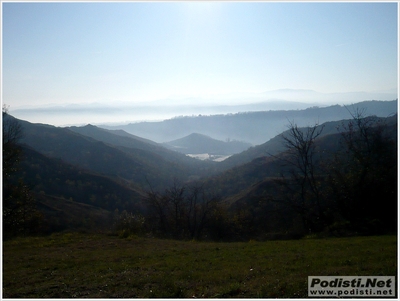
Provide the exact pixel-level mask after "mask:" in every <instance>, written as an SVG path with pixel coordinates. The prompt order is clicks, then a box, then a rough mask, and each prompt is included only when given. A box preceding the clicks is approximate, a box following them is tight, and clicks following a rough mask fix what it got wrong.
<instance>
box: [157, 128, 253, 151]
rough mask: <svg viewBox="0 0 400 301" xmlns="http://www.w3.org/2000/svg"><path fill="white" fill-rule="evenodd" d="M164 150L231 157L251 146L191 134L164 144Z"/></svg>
mask: <svg viewBox="0 0 400 301" xmlns="http://www.w3.org/2000/svg"><path fill="white" fill-rule="evenodd" d="M162 145H164V146H165V147H166V148H169V149H171V150H175V151H177V152H180V153H183V154H203V153H207V154H210V155H222V156H226V155H232V154H236V153H240V152H242V151H244V150H246V149H248V148H249V147H250V146H251V144H250V143H245V142H240V141H220V140H216V139H213V138H211V137H209V136H206V135H202V134H197V133H193V134H190V135H189V136H186V137H183V138H180V139H177V140H174V141H170V142H165V143H163V144H162Z"/></svg>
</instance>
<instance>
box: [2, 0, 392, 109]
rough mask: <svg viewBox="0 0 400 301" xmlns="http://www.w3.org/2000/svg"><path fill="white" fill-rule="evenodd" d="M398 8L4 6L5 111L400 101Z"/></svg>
mask: <svg viewBox="0 0 400 301" xmlns="http://www.w3.org/2000/svg"><path fill="white" fill-rule="evenodd" d="M397 6H398V4H397V2H388V3H382V2H376V3H374V2H360V3H347V2H321V3H313V2H299V3H297V2H214V1H209V2H206V1H205V2H82V3H76V2H54V3H51V2H50V3H49V2H47V3H45V2H42V3H39V2H38V3H29V2H25V3H17V2H14V3H13V2H3V3H2V102H3V104H7V105H8V106H10V108H11V109H13V108H14V109H15V108H28V107H31V106H44V105H56V104H59V105H65V104H91V103H98V104H146V103H150V102H151V101H160V100H164V101H170V102H174V101H177V102H179V101H180V102H182V101H183V102H185V104H188V105H189V104H191V101H193V100H194V101H196V100H195V99H200V98H202V97H203V98H207V97H208V99H211V101H212V99H216V98H218V97H219V96H221V95H225V96H226V95H246V93H247V94H249V95H250V94H257V93H263V92H265V91H273V90H277V89H306V90H313V91H318V92H321V93H345V92H356V91H364V92H377V91H380V92H382V91H383V92H384V91H389V90H390V91H392V92H393V91H397V85H398V31H397V29H398V7H397ZM396 93H397V92H396ZM213 97H214V98H213ZM221 99H222V100H220V102H223V101H226V102H229V97H225V98H221ZM223 99H225V100H223Z"/></svg>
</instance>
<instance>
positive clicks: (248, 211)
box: [3, 101, 397, 240]
mask: <svg viewBox="0 0 400 301" xmlns="http://www.w3.org/2000/svg"><path fill="white" fill-rule="evenodd" d="M396 105H397V101H389V102H384V101H369V102H362V103H358V104H355V105H353V106H352V108H353V111H351V110H350V109H349V108H340V106H333V107H329V108H310V109H305V110H299V111H287V112H284V111H276V112H272V111H270V112H254V113H242V114H237V115H224V116H207V117H202V118H200V117H185V118H177V119H173V120H166V121H164V122H162V123H151V124H145V123H144V124H137V125H129V126H127V127H125V129H124V127H123V126H121V127H120V128H113V129H106V128H102V127H98V126H93V125H86V126H81V127H77V126H71V127H55V126H51V125H46V124H34V123H29V122H27V121H24V120H18V119H15V118H14V117H12V116H11V115H7V114H6V115H3V123H4V122H5V123H11V124H12V123H17V124H19V125H20V127H21V131H22V132H23V135H22V136H21V138H20V139H19V141H18V145H19V146H18V147H19V148H20V149H21V151H22V154H23V155H22V157H21V159H20V163H19V166H18V168H17V169H16V170H15V172H14V173H13V175H12V176H11V178H10V185H11V186H10V187H11V188H10V189H11V191H14V190H13V189H14V188H12V187H14V186H18V185H20V184H17V183H18V181H22V182H21V183H23V185H25V186H23V187H29V190H30V193H31V194H32V197H31V199H32V200H35V202H36V204H37V208H38V212H39V215H40V216H41V219H42V220H41V222H40V223H41V226H40V227H39V228H40V229H41V230H40V231H42V232H46V233H52V232H54V231H60V230H68V229H85V230H86V231H92V230H99V229H102V231H111V232H113V231H115V229H116V228H115V222H116V219H117V220H118V218H122V215H121V214H122V213H123V212H126V213H128V214H132V216H131V217H130V218H131V223H133V224H135V223H137V222H138V220H137V218H138V217H139V216H140V217H143V218H144V220H145V222H144V223H143V224H141V226H140V231H141V232H145V233H150V234H151V235H155V236H160V237H168V238H179V239H182V238H196V239H206V237H207V239H212V240H221V239H222V240H247V239H268V238H269V237H286V238H290V237H297V236H302V235H304V232H303V231H305V229H304V227H309V226H307V223H309V222H310V221H311V220H312V219H314V218H316V217H315V216H314V217H312V216H313V215H314V214H317V213H312V215H310V216H307V214H308V213H307V214H305V213H301V212H305V211H304V210H307V212H308V211H309V212H312V211H313V210H315V208H314V206H315V205H312V203H310V204H304V205H302V206H305V207H303V209H302V210H303V211H299V210H298V207H296V206H298V205H296V202H299V201H300V200H301V198H302V197H303V196H300V195H298V191H300V190H304V191H305V193H307V195H308V196H307V198H309V199H314V198H315V201H316V202H318V203H319V204H320V205H318V206H323V207H324V208H326V209H323V211H321V212H320V213H318V215H319V218H322V217H323V219H324V221H323V222H322V224H321V225H315V227H316V228H315V229H314V230H313V231H317V232H321V231H323V232H324V231H325V232H326V233H327V234H328V233H330V232H331V231H334V232H335V231H339V232H340V233H342V232H343V233H348V234H350V233H359V231H367V232H368V231H371V230H372V228H370V226H367V228H366V229H367V230H361V228H362V227H364V226H365V225H364V223H365V222H366V221H358V220H354V221H350V220H349V219H351V218H350V217H346V216H345V210H349V208H350V207H349V208H347V207H346V206H350V204H348V205H346V206H345V207H343V208H341V207H340V206H343V205H340V204H341V202H342V201H341V199H342V198H344V197H346V198H347V197H349V196H351V195H352V194H353V191H352V189H353V188H352V187H350V186H349V187H348V191H347V192H346V193H347V194H348V195H347V196H345V195H342V194H343V193H342V192H341V193H338V192H336V190H335V189H336V188H335V185H336V184H334V183H336V182H332V181H333V177H337V179H335V180H334V181H342V180H340V179H341V178H343V177H344V178H343V179H345V178H346V177H349V176H350V175H349V174H348V171H347V170H348V168H351V169H353V168H356V169H354V172H356V173H358V172H362V169H363V168H364V166H363V165H360V166H352V163H351V157H349V151H350V152H354V155H357V156H358V154H357V152H358V150H357V149H354V147H355V145H353V143H354V142H352V141H350V140H349V141H346V139H350V136H349V135H350V134H351V135H353V136H354V135H358V134H357V131H355V130H354V126H355V125H356V124H355V123H354V122H359V124H358V125H356V126H359V127H360V129H361V130H367V131H368V132H370V133H371V134H370V135H373V136H371V138H368V139H381V140H376V143H380V144H381V146H379V151H378V150H377V153H376V154H373V153H371V156H372V155H373V156H378V157H375V158H379V160H377V159H374V160H375V161H376V162H372V161H371V163H368V164H372V163H373V164H374V165H371V166H376V167H374V168H375V169H373V170H374V173H377V172H378V173H380V172H381V169H382V168H384V166H394V165H392V163H393V162H396V156H395V154H396V152H397V147H396V141H397V114H393V113H397V111H396V110H397V107H396ZM339 108H340V110H342V111H340V110H339ZM343 110H344V111H346V112H347V115H346V118H345V119H341V118H343V116H344V115H343V114H344V113H343ZM338 112H339V113H338ZM352 112H359V113H360V115H359V116H356V115H354V116H352V114H351V113H352ZM367 112H374V113H378V114H373V115H368V114H367ZM361 113H362V115H361ZM364 115H365V116H364ZM261 116H263V117H262V120H266V121H267V122H272V121H273V122H274V124H275V127H274V129H276V128H277V127H281V128H286V130H285V131H282V132H280V133H277V134H276V135H275V136H274V137H272V138H270V139H265V140H263V141H264V142H263V143H261V144H258V145H252V144H250V143H248V142H242V141H239V140H231V139H225V140H224V141H223V140H218V139H216V138H213V137H218V136H221V133H224V131H227V130H228V128H230V130H229V131H230V132H229V136H230V137H232V136H234V133H240V131H237V129H238V128H240V129H241V134H240V135H241V136H240V137H242V138H243V137H245V136H246V137H248V138H249V137H251V135H253V137H255V135H257V137H258V138H257V140H260V141H261V139H262V138H261V137H263V136H264V137H268V136H271V135H272V133H273V132H274V131H275V130H274V129H272V130H271V129H270V128H268V127H267V126H266V124H267V123H264V125H263V126H265V128H264V131H263V130H261V129H260V127H261V124H260V120H261V119H260V118H261ZM267 116H272V117H271V118H267ZM294 116H297V117H298V119H294ZM329 116H330V117H329ZM243 117H245V118H244V119H243ZM361 117H362V118H361ZM227 118H228V119H227ZM290 118H293V121H290ZM318 118H320V121H321V120H329V121H326V122H314V120H317V119H318ZM270 119H271V120H272V121H271V120H270ZM210 120H214V121H216V120H219V121H218V124H219V125H220V126H217V123H215V122H214V123H210V122H209V121H210ZM226 120H230V123H228V124H225V123H223V121H224V122H226ZM305 120H308V127H302V126H301V124H304V123H305ZM245 121H246V127H243V126H242V125H243V124H244V122H245ZM182 122H183V123H182ZM297 122H299V123H297ZM171 124H175V125H174V126H173V127H171ZM178 124H179V126H178ZM189 125H190V126H189ZM194 125H196V126H194ZM290 125H291V126H292V128H291V127H290ZM132 126H137V127H142V128H143V129H144V128H146V127H147V130H143V133H142V134H143V135H137V134H133V133H132V132H130V133H128V132H127V129H132ZM156 126H158V127H156ZM150 128H153V130H152V132H150ZM174 128H179V129H185V131H193V130H199V131H200V130H201V131H200V132H201V133H199V132H192V133H191V134H189V135H187V136H183V137H181V138H178V139H175V140H170V141H167V142H163V143H158V142H155V141H153V140H151V139H149V137H151V136H152V135H153V134H151V133H155V132H158V133H162V131H167V132H169V133H172V132H173V129H174ZM211 129H213V132H212V134H213V136H208V135H206V133H207V132H208V131H210V130H211ZM291 129H292V130H293V129H296V131H297V132H295V133H297V135H298V136H297V138H298V139H299V138H301V139H305V142H307V141H309V142H310V143H312V148H310V149H308V150H307V153H306V156H307V157H306V158H307V160H313V161H311V162H312V163H311V164H312V168H313V169H315V171H316V172H317V173H318V177H319V179H320V180H318V181H317V180H315V179H311V180H310V179H309V175H308V174H306V173H304V174H302V171H301V166H299V165H298V163H296V162H294V161H292V159H291V157H290V156H292V155H293V154H292V155H291V150H290V149H288V146H287V142H288V141H289V140H288V139H289V138H290V137H291V136H290V135H291V134H293V132H291V131H290V130H291ZM310 129H314V131H316V132H318V133H319V134H318V137H317V136H315V137H314V136H307V135H308V134H309V130H310ZM346 129H347V132H346ZM349 130H350V132H348V131H349ZM146 133H147V135H146ZM252 133H253V134H252ZM179 134H181V135H182V134H183V132H182V131H179V130H177V133H176V134H174V135H179ZM3 135H4V133H3ZM238 135H239V134H238ZM376 135H378V136H376ZM375 136H376V137H377V138H373V137H375ZM168 137H171V135H165V136H164V139H167V138H168ZM237 137H239V136H237ZM288 137H289V138H288ZM354 137H355V136H354ZM291 138H296V137H291ZM307 139H308V140H307ZM351 139H353V138H351ZM357 139H358V138H357ZM382 139H384V140H382ZM248 140H251V139H248ZM253 141H254V140H253ZM374 141H375V140H374ZM379 141H383V142H379ZM297 142H299V143H303V142H302V141H300V140H299V141H297ZM307 143H308V142H307ZM346 143H347V146H346ZM349 143H351V144H349ZM357 143H361V142H357ZM374 143H375V142H374ZM382 143H383V144H382ZM344 146H346V147H351V148H349V150H348V151H347V154H346V153H344V152H342V150H343V147H344ZM299 147H300V146H299ZM357 147H358V148H359V147H363V146H362V145H361V144H360V145H358V146H357ZM382 147H384V148H382ZM371 151H372V150H371ZM294 155H295V153H294ZM288 156H289V157H288ZM297 156H298V155H297ZM368 156H369V155H368ZM296 160H297V159H296ZM335 160H336V161H337V160H340V162H341V163H340V164H339V165H338V163H337V162H335ZM363 160H364V159H363ZM365 160H370V158H369V157H365ZM393 160H394V161H393ZM366 162H367V161H366ZM368 162H369V161H368ZM378 162H381V163H379V164H380V165H382V166H378ZM363 164H367V163H363ZM340 165H343V168H346V170H345V169H343V170H339V169H338V168H337V166H340ZM346 166H347V167H346ZM307 168H309V167H307ZM368 168H369V170H371V167H368ZM385 171H386V172H387V174H385V175H382V179H378V178H371V179H370V178H365V179H364V180H363V181H364V182H365V183H364V182H363V183H357V182H354V183H353V184H351V185H355V186H354V189H355V187H361V186H360V185H361V184H362V185H364V186H363V187H365V190H366V193H368V191H369V190H368V189H367V188H366V187H367V186H369V187H373V186H374V185H382V189H386V190H385V192H383V191H381V190H379V191H377V192H376V193H377V197H379V198H380V197H382V196H381V195H379V194H382V193H384V194H385V195H386V196H387V200H388V202H393V200H392V198H394V197H395V195H396V184H392V183H394V182H392V181H393V179H394V178H393V177H395V176H394V175H395V174H396V173H397V171H396V170H395V169H394V170H393V171H392V169H391V168H389V169H387V168H386V169H385ZM306 172H307V173H308V172H309V171H306ZM310 172H311V170H310ZM312 172H314V171H312ZM392 172H393V173H392ZM299 177H300V178H301V177H304V179H305V180H307V181H308V183H307V185H306V186H299V184H298V183H296V182H297V181H298V179H300V178H299ZM368 177H369V176H368ZM346 181H348V180H346ZM377 181H381V182H379V183H381V184H379V183H378V182H377ZM382 181H383V182H382ZM383 183H385V184H384V185H383ZM21 185H22V184H21ZM346 185H349V184H346ZM365 185H366V186H365ZM391 185H392V186H391ZM385 187H386V188H385ZM313 189H318V190H321V191H324V195H325V194H326V196H324V197H322V195H321V196H319V195H316V194H315V193H314V192H313ZM357 189H359V188H357ZM19 190H21V189H19ZM292 190H293V191H294V192H293V193H292V194H288V192H289V191H292ZM13 193H16V192H13ZM351 197H352V198H354V196H351ZM193 198H194V199H193ZM193 200H196V203H193ZM313 202H314V201H313ZM390 204H392V205H393V203H390ZM390 204H389V203H388V206H389V207H390V206H392V205H390ZM339 205H340V206H339ZM331 206H334V208H336V209H334V211H332V209H329V210H328V208H331ZM337 206H339V207H337ZM351 206H357V205H356V203H354V204H352V205H351ZM368 206H372V207H371V208H373V207H374V205H373V204H370V205H368ZM157 208H158V209H157ZM173 208H175V209H173ZM296 208H297V209H296ZM332 208H333V207H332ZM176 210H178V211H179V212H180V213H179V214H180V216H181V217H178V215H175V213H173V212H175V211H176ZM368 210H372V209H368ZM178 211H176V212H178ZM372 211H374V210H372ZM334 212H335V213H334ZM339 212H342V213H340V216H342V214H343V216H342V217H341V218H340V219H339V220H335V222H333V221H329V220H331V218H332V216H333V215H332V214H337V213H339ZM385 212H386V213H385ZM124 214H125V213H124ZM310 214H311V213H310ZM368 214H372V213H368ZM380 214H381V216H382V217H383V216H384V217H385V221H387V222H389V221H390V223H391V221H392V217H390V218H388V214H387V211H385V210H383V212H381V213H380ZM264 216H268V217H269V218H268V219H265V218H264ZM16 218H17V217H16ZM379 218H381V217H379ZM325 219H326V220H325ZM185 220H187V221H188V222H185ZM349 222H350V223H353V224H354V227H348V223H349ZM359 223H361V224H359ZM333 225H335V226H334V227H333ZM361 225H364V226H362V227H361ZM390 225H391V224H390ZM390 225H389V224H386V222H384V223H383V224H382V225H381V226H380V228H375V230H376V231H377V232H376V233H375V232H374V233H375V234H377V233H379V231H383V232H385V233H386V232H387V231H388V229H389V228H390V227H392V226H390ZM135 227H136V226H135ZM313 227H314V226H313ZM332 227H333V228H332ZM388 227H389V228H388ZM178 228H179V229H181V232H180V233H178V232H176V231H175V230H173V229H178ZM364 228H365V227H364ZM135 229H136V228H135ZM302 229H303V230H302ZM368 229H369V230H368ZM379 229H381V230H379ZM125 230H126V231H128V232H129V231H131V230H129V229H125ZM125 230H124V231H125ZM375 230H374V231H375ZM132 231H139V230H138V229H137V230H132ZM283 233H286V234H283ZM124 235H125V234H124Z"/></svg>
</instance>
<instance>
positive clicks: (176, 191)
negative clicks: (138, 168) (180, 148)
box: [145, 181, 220, 239]
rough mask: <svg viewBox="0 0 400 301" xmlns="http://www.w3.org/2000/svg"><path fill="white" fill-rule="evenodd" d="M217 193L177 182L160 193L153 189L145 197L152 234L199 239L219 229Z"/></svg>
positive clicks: (198, 186) (199, 186)
mask: <svg viewBox="0 0 400 301" xmlns="http://www.w3.org/2000/svg"><path fill="white" fill-rule="evenodd" d="M219 201H220V199H219V197H218V196H216V195H215V194H212V193H209V192H207V191H206V190H205V189H204V187H203V186H201V185H197V186H196V185H192V186H189V185H180V184H178V183H177V182H176V181H174V184H173V185H172V186H171V187H169V188H167V189H165V191H164V193H162V194H160V193H157V192H155V191H153V190H152V189H151V190H150V191H148V193H147V197H146V198H145V204H146V205H147V209H148V210H147V212H148V216H147V218H146V220H147V221H151V224H149V225H148V227H150V229H151V230H150V231H152V232H153V233H154V234H156V235H161V236H164V237H165V236H166V237H173V238H176V239H200V238H202V237H203V236H204V235H206V234H205V233H206V232H207V231H208V230H210V229H209V228H207V227H208V225H210V224H211V221H212V225H213V227H215V228H216V227H217V226H216V220H217V219H218V217H217V216H218V214H219V213H220V212H219V211H218V203H219Z"/></svg>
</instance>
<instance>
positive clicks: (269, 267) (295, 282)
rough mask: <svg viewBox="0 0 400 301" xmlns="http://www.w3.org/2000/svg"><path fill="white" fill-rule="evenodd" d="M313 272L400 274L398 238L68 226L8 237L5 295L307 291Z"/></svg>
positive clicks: (286, 294) (280, 294)
mask: <svg viewBox="0 0 400 301" xmlns="http://www.w3.org/2000/svg"><path fill="white" fill-rule="evenodd" d="M312 275H313V276H316V275H321V276H328V275H332V276H334V275H337V276H352V275H358V276H392V275H397V237H396V236H374V237H349V238H327V239H316V238H309V239H301V240H292V241H266V242H257V241H249V242H232V243H221V242H219V243H214V242H197V241H175V240H161V239H152V238H120V237H117V236H108V235H100V234H99V235H93V234H81V233H63V234H53V235H51V236H48V237H27V238H17V239H13V240H9V241H5V242H4V243H3V298H74V297H76V298H169V297H175V298H193V297H195V298H304V297H307V276H312Z"/></svg>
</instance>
